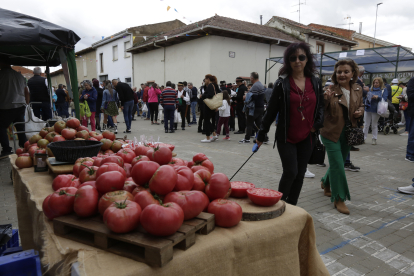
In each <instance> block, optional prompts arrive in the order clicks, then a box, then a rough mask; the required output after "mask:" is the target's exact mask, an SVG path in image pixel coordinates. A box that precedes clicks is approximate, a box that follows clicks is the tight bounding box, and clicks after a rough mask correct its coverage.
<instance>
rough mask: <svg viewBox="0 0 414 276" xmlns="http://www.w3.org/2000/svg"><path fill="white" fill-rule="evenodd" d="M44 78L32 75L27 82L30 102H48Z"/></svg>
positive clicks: (47, 91) (48, 97)
mask: <svg viewBox="0 0 414 276" xmlns="http://www.w3.org/2000/svg"><path fill="white" fill-rule="evenodd" d="M45 80H46V79H45V78H44V77H41V76H39V75H34V76H33V77H31V78H30V79H29V81H28V82H27V86H28V87H29V91H30V102H42V103H44V102H46V103H49V102H50V96H49V90H48V87H47V86H46V83H45ZM49 85H50V84H49Z"/></svg>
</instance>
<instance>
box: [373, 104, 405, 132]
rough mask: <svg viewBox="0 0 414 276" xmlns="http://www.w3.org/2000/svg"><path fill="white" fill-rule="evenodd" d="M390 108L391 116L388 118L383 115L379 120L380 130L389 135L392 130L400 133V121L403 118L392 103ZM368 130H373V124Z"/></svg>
mask: <svg viewBox="0 0 414 276" xmlns="http://www.w3.org/2000/svg"><path fill="white" fill-rule="evenodd" d="M388 110H389V112H390V116H389V117H388V118H384V117H381V118H380V119H379V120H378V132H383V133H384V135H387V134H388V133H390V131H391V130H392V132H393V133H394V134H398V128H399V126H398V122H399V121H400V120H401V114H400V112H398V111H396V110H395V107H394V106H393V105H392V104H391V105H388ZM368 132H369V133H371V132H372V129H371V126H369V131H368Z"/></svg>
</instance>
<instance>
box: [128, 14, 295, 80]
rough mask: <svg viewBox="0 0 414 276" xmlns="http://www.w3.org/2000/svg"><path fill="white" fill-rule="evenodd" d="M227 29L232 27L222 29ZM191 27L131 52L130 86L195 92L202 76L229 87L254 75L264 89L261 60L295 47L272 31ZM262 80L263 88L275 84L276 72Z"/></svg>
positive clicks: (221, 20) (223, 21)
mask: <svg viewBox="0 0 414 276" xmlns="http://www.w3.org/2000/svg"><path fill="white" fill-rule="evenodd" d="M203 23H204V24H203ZM194 25H195V24H194ZM229 25H231V26H232V27H234V26H236V27H234V29H230V28H226V26H229ZM237 25H238V26H237ZM197 26H198V27H194V26H186V27H183V28H179V29H177V30H174V31H172V32H169V33H166V34H165V35H166V36H167V40H166V39H158V40H155V39H154V40H152V41H147V42H146V43H143V44H140V45H136V46H134V47H133V48H131V49H130V50H129V51H131V52H132V53H133V67H134V80H135V82H136V83H145V82H153V81H155V82H156V83H157V84H159V85H162V84H164V85H165V83H166V82H167V81H172V82H173V83H178V82H180V81H187V82H193V84H194V85H195V86H197V87H199V86H200V85H201V83H202V81H203V79H204V76H205V75H206V74H212V75H215V76H216V77H217V79H218V81H222V80H224V81H226V82H227V83H230V82H231V83H233V82H235V80H236V78H237V77H244V78H246V79H248V78H249V76H250V73H251V72H258V73H259V78H260V80H261V81H262V83H265V74H266V68H265V63H266V59H268V58H270V57H275V56H281V55H283V52H284V50H285V49H286V47H287V46H288V45H290V44H291V43H293V42H297V40H295V39H293V38H292V37H290V36H288V35H284V34H281V33H280V32H279V31H277V30H274V29H273V28H270V27H267V26H263V25H257V24H253V23H249V22H244V21H239V20H234V19H230V18H225V17H220V16H215V17H213V18H210V19H206V20H205V21H202V22H198V23H197ZM201 28H203V29H202V30H201ZM245 30H249V31H250V32H247V31H245ZM206 33H208V35H206ZM279 35H280V37H279ZM277 66H278V65H277ZM267 74H268V75H267V82H273V81H275V80H276V78H277V75H278V68H276V66H275V68H274V69H273V70H271V71H270V72H268V73H267Z"/></svg>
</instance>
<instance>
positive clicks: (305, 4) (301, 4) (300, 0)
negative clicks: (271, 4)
mask: <svg viewBox="0 0 414 276" xmlns="http://www.w3.org/2000/svg"><path fill="white" fill-rule="evenodd" d="M300 1H301V0H299V4H297V5H293V6H292V7H296V6H299V9H298V10H297V11H294V12H298V13H299V23H300V6H301V5H306V0H305V3H301V2H300Z"/></svg>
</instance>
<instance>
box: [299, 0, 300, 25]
mask: <svg viewBox="0 0 414 276" xmlns="http://www.w3.org/2000/svg"><path fill="white" fill-rule="evenodd" d="M299 23H300V0H299Z"/></svg>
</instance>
